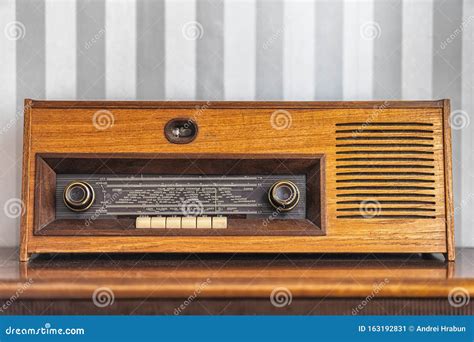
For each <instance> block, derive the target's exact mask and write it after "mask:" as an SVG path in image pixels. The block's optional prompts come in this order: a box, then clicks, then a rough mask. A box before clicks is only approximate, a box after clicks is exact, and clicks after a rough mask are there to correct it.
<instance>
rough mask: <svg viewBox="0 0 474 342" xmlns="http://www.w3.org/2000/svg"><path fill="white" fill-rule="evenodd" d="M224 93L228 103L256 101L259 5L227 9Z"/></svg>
mask: <svg viewBox="0 0 474 342" xmlns="http://www.w3.org/2000/svg"><path fill="white" fill-rule="evenodd" d="M224 37H225V39H224V92H225V98H226V99H227V100H253V99H255V86H256V79H255V76H256V39H257V38H256V37H257V35H256V1H255V0H242V1H229V2H227V3H225V5H224Z"/></svg>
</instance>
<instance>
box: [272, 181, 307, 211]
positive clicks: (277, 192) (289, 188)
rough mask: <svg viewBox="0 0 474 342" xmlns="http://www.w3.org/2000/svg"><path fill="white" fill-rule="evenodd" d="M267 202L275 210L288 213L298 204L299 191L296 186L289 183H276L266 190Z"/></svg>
mask: <svg viewBox="0 0 474 342" xmlns="http://www.w3.org/2000/svg"><path fill="white" fill-rule="evenodd" d="M268 200H269V201H270V204H271V205H272V206H273V207H274V208H275V209H277V210H280V211H290V210H291V209H293V208H294V207H295V206H296V205H297V204H298V201H299V200H300V191H299V189H298V187H297V186H296V184H295V183H293V182H291V181H288V180H282V181H278V182H275V183H274V184H273V185H272V186H271V187H270V189H269V190H268Z"/></svg>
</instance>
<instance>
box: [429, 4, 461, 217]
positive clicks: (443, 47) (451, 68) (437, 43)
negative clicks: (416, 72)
mask: <svg viewBox="0 0 474 342" xmlns="http://www.w3.org/2000/svg"><path fill="white" fill-rule="evenodd" d="M461 23H462V0H450V1H445V0H436V1H435V2H434V8H433V52H434V54H433V97H434V98H450V99H451V110H452V111H454V110H457V109H461V91H462V89H461V72H462V34H461V33H460V32H459V31H460V27H461ZM451 37H453V38H452V39H451ZM448 40H449V41H448ZM462 133H464V134H469V133H468V132H467V131H466V130H465V129H464V130H452V132H451V134H452V140H453V141H452V143H453V146H452V148H453V188H454V202H455V206H458V205H459V204H460V202H461V195H462V184H461V179H462V165H461V164H460V161H461V151H462V148H461V142H462V140H461V134H462ZM454 220H455V222H458V223H459V222H461V210H458V211H457V212H456V213H455V217H454Z"/></svg>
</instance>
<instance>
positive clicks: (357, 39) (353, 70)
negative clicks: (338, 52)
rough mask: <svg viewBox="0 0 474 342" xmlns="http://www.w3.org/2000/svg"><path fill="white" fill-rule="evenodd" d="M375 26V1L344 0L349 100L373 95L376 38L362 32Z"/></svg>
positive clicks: (346, 94) (345, 84)
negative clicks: (373, 38) (368, 36)
mask: <svg viewBox="0 0 474 342" xmlns="http://www.w3.org/2000/svg"><path fill="white" fill-rule="evenodd" d="M373 27H374V2H373V0H370V1H351V0H345V1H344V34H343V36H344V37H343V42H344V44H343V46H344V53H343V87H344V90H343V96H344V99H345V100H367V99H371V98H372V95H373V66H374V58H373V55H374V53H373V52H374V41H373V40H371V39H368V38H367V35H364V34H362V32H366V29H369V30H370V29H371V28H373ZM334 39H337V38H334Z"/></svg>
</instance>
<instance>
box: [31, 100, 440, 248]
mask: <svg viewBox="0 0 474 342" xmlns="http://www.w3.org/2000/svg"><path fill="white" fill-rule="evenodd" d="M38 104H39V105H38V106H36V107H35V108H34V109H33V113H32V118H31V142H30V155H29V157H27V158H28V160H29V165H30V167H29V168H28V169H26V170H25V171H24V172H25V173H26V174H25V175H24V177H25V176H26V177H25V178H28V180H29V184H28V189H29V193H33V190H34V186H35V185H34V179H35V177H34V175H35V166H34V163H35V160H34V156H35V155H36V153H93V154H101V153H127V154H128V153H172V154H189V153H206V154H245V153H252V154H267V155H268V154H271V155H275V156H278V155H284V154H292V153H298V154H324V155H325V156H326V170H325V177H326V189H325V195H326V205H327V235H326V236H309V237H285V236H273V237H270V236H268V237H267V236H260V237H258V236H248V237H245V236H239V237H222V236H213V237H118V236H117V237H87V236H83V237H47V236H34V235H33V233H32V222H33V221H32V220H33V210H31V208H33V198H32V196H29V197H26V201H27V208H28V213H27V215H28V219H27V221H26V223H25V225H26V230H27V234H26V235H27V238H28V252H29V253H37V252H53V251H57V252H61V251H63V252H98V251H101V252H407V253H408V252H441V253H446V252H447V251H448V246H449V245H448V244H447V232H446V212H447V210H448V209H447V207H446V205H445V200H446V198H447V197H446V196H447V194H446V193H445V185H446V184H447V181H446V180H445V177H449V174H448V173H446V174H445V167H447V165H446V164H445V160H444V148H445V147H444V144H445V141H444V139H445V136H444V134H445V132H446V130H445V126H444V125H445V122H444V121H443V119H444V118H443V109H442V108H440V106H439V103H438V102H430V103H427V104H426V103H425V104H426V105H424V106H421V105H415V104H417V103H414V102H407V103H406V105H405V106H403V105H402V104H403V103H399V102H397V103H394V104H393V105H392V104H391V103H390V102H388V103H386V105H385V106H378V107H376V108H374V105H373V104H371V103H368V104H365V106H363V105H361V103H359V104H356V105H353V108H352V107H350V106H349V105H348V104H347V103H340V106H339V107H340V108H337V105H334V103H331V104H328V105H327V106H326V107H327V108H325V106H324V103H322V104H321V103H318V104H313V106H310V105H309V104H307V103H302V104H301V105H300V106H297V104H295V103H290V104H288V105H286V104H285V103H279V104H273V105H269V104H268V103H263V104H261V105H259V104H258V103H252V104H249V105H248V107H250V108H245V106H242V103H240V104H239V105H235V106H232V105H229V104H228V103H227V104H223V105H221V106H219V104H218V103H215V104H214V105H213V104H210V105H208V106H207V107H205V108H203V107H202V106H201V107H200V106H193V105H192V104H188V105H186V106H181V108H178V107H176V105H175V106H173V105H167V104H166V103H155V106H153V105H152V104H150V103H147V104H146V105H143V106H142V107H144V108H135V107H137V106H138V105H136V106H131V105H130V104H129V105H122V106H120V104H118V103H110V104H109V105H108V106H107V107H101V106H99V105H98V104H96V106H95V107H94V106H82V107H81V108H77V106H78V104H77V103H71V104H70V106H69V107H68V106H67V105H66V104H63V105H61V106H58V104H57V103H56V104H54V105H53V107H55V108H49V107H48V106H47V104H46V103H45V102H39V103H38ZM395 104H396V105H397V106H395ZM86 107H88V108H86ZM127 107H129V108H127ZM131 107H133V108H131ZM183 107H184V108H183ZM221 107H225V108H221ZM311 107H312V108H311ZM99 115H102V118H105V119H107V121H103V122H105V123H102V124H101V122H102V121H98V116H99ZM176 117H189V118H192V119H193V120H194V121H196V122H197V124H198V125H199V135H198V137H197V138H196V140H194V141H193V142H192V143H190V144H185V145H176V144H171V143H169V142H168V140H166V138H165V136H164V134H163V127H164V125H165V124H166V122H168V121H169V120H171V119H173V118H176ZM340 123H359V124H360V127H359V126H354V127H355V129H353V130H352V131H350V132H347V134H346V133H343V134H346V135H342V136H346V137H349V138H350V137H352V136H354V134H355V136H356V137H357V134H359V135H360V136H361V137H366V138H367V137H368V138H367V139H364V140H362V141H363V142H379V143H380V142H382V143H383V142H385V143H387V142H388V143H389V144H391V143H392V142H394V141H395V142H397V143H399V145H400V146H402V147H400V146H396V145H395V144H394V146H393V149H392V148H390V150H394V151H396V150H397V149H398V150H399V151H400V149H405V148H406V146H405V145H410V144H413V142H414V141H418V142H420V140H419V139H418V138H422V137H425V138H427V139H422V140H421V141H423V142H425V143H427V144H428V145H430V147H429V149H428V150H425V149H424V148H423V147H420V148H416V147H415V148H414V149H413V150H416V151H419V152H420V151H421V152H429V153H427V155H426V156H424V157H422V158H420V156H419V155H417V154H413V153H412V154H410V153H408V155H404V156H403V157H401V156H400V155H398V157H391V156H389V155H387V153H385V152H384V154H382V155H381V157H377V156H376V155H374V154H372V153H365V152H364V153H361V154H360V155H359V156H354V155H350V156H347V157H348V158H349V160H343V161H341V160H340V159H341V155H340V154H337V153H336V152H338V151H340V150H339V149H337V147H336V145H337V144H338V142H340V140H337V139H336V138H337V137H341V135H338V134H336V130H338V129H340V128H339V127H338V126H337V124H340ZM374 123H379V124H380V123H388V124H389V125H388V126H385V127H377V128H376V129H373V127H372V126H371V125H373V124H374ZM410 123H414V124H416V125H417V127H415V131H412V130H413V128H412V129H410V127H409V125H408V126H407V125H406V124H410ZM419 124H421V126H423V125H425V126H426V127H427V129H426V130H427V131H429V132H417V131H416V129H419V127H418V126H419ZM101 125H102V126H101ZM407 127H408V128H407ZM351 128H353V127H351ZM373 130H375V132H371V131H373ZM353 131H356V132H355V133H354V132H353ZM378 136H384V137H387V136H389V137H390V140H387V139H385V138H383V139H380V140H379V139H377V137H378ZM374 137H375V139H373V138H374ZM347 141H348V142H356V143H359V142H360V140H357V139H355V140H351V139H349V140H347ZM401 144H405V145H401ZM410 148H411V147H410ZM386 150H387V149H385V150H384V151H386ZM372 151H374V150H373V149H372ZM405 152H406V151H405ZM405 152H404V153H405ZM374 158H376V159H374ZM377 158H379V159H377ZM380 158H381V159H380ZM425 159H426V160H425ZM341 165H349V166H350V165H356V166H357V167H356V168H355V169H354V170H355V172H357V173H360V172H361V170H364V169H365V167H366V166H370V171H371V172H383V173H386V172H392V173H393V172H398V171H414V170H418V171H419V170H425V171H428V172H429V173H430V175H422V176H421V178H420V177H418V179H419V180H421V181H426V184H427V186H426V188H427V189H424V188H425V187H423V186H421V185H420V184H421V183H420V184H418V183H417V184H415V185H414V187H413V186H412V187H410V184H409V183H406V184H404V183H403V184H400V183H399V182H393V183H387V182H385V184H382V183H379V182H371V183H370V184H369V185H364V184H362V183H361V184H358V185H357V184H356V185H353V184H351V186H356V188H354V189H352V188H350V189H344V191H345V192H344V193H347V194H354V195H356V196H358V197H355V199H357V200H360V201H363V200H364V199H365V198H373V197H374V198H376V199H377V200H381V201H382V200H390V199H394V198H395V199H400V198H402V199H404V198H406V197H407V196H408V195H407V192H409V193H410V195H409V196H408V197H409V198H414V197H413V196H414V195H413V194H420V195H429V196H427V198H428V199H429V200H430V201H431V202H434V204H433V205H431V204H430V207H429V208H432V209H434V210H430V211H428V212H429V215H425V216H429V217H426V218H422V219H420V218H419V217H417V216H419V215H405V216H404V217H398V216H401V215H388V217H383V218H366V217H363V218H338V216H341V215H340V213H341V212H340V211H338V209H340V208H341V207H340V206H338V203H337V202H338V200H340V197H338V194H339V195H340V194H341V189H338V188H340V187H341V185H340V184H341V183H340V182H337V180H340V178H338V176H337V173H338V172H340V170H341V168H340V167H338V166H341ZM364 176H366V175H364ZM369 176H371V175H369ZM398 176H400V175H397V174H394V177H395V178H396V177H398ZM403 177H405V176H400V177H399V178H400V179H401V178H403ZM404 179H408V177H405V178H404ZM387 186H388V187H389V188H387ZM398 187H400V188H398ZM346 190H347V191H346ZM27 192H28V191H27ZM366 193H370V196H368V195H365V194H366ZM377 194H378V195H377ZM386 195H388V196H386ZM385 196H386V197H385ZM415 197H416V196H415ZM420 198H424V197H423V196H422V197H420ZM383 205H384V206H385V203H384V204H383ZM354 208H357V207H353V208H352V209H354ZM427 208H428V207H427ZM349 209H351V208H350V207H349ZM421 209H423V208H421ZM382 210H391V209H390V208H389V207H384V208H382ZM394 212H396V211H394ZM421 212H424V211H421ZM356 213H357V211H356ZM403 213H404V214H405V212H403ZM393 216H395V217H393ZM22 241H23V240H22Z"/></svg>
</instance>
